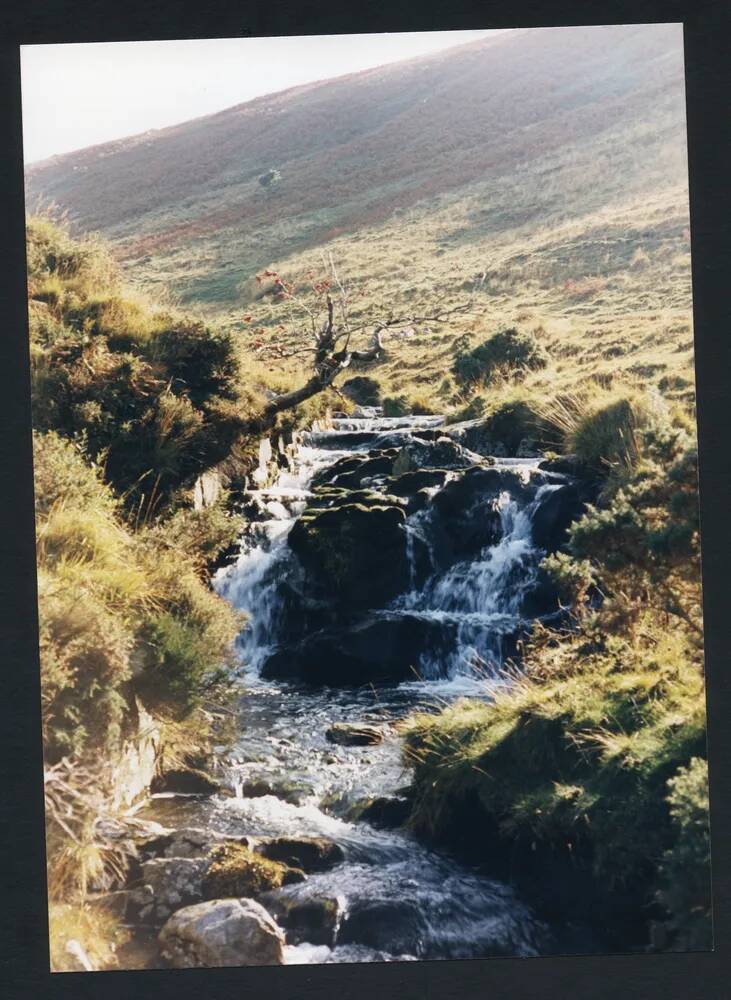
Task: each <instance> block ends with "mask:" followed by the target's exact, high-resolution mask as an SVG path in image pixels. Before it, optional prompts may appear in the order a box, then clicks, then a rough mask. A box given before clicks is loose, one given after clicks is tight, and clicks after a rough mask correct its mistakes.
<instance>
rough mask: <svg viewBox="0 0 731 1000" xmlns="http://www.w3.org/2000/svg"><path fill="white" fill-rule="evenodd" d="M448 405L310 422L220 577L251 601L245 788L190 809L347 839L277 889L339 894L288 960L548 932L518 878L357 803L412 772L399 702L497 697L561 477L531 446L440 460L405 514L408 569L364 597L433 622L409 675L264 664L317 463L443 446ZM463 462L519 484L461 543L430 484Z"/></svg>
mask: <svg viewBox="0 0 731 1000" xmlns="http://www.w3.org/2000/svg"><path fill="white" fill-rule="evenodd" d="M441 422H442V421H441V418H435V417H429V418H423V417H422V418H415V417H410V418H392V419H390V420H388V419H384V418H379V417H378V415H377V414H376V412H375V411H374V412H373V413H369V414H368V415H367V416H366V417H364V418H362V419H348V420H340V421H335V422H334V426H333V427H332V428H330V429H318V430H317V431H315V432H313V433H311V434H310V435H309V437H307V438H306V439H305V441H306V444H305V445H304V446H302V447H301V448H300V451H299V455H298V458H297V470H296V471H295V472H285V473H283V474H282V475H281V476H280V478H279V481H278V482H277V484H276V486H274V487H271V488H269V489H267V490H259V491H255V492H253V493H252V495H251V500H252V503H254V504H255V506H256V507H257V508H258V509H259V510H260V511H261V519H260V520H258V521H257V522H256V523H255V524H253V525H252V526H251V528H250V530H249V531H248V532H247V534H246V537H245V538H244V539H243V541H242V548H241V554H240V556H239V558H238V561H237V562H236V564H235V565H232V566H230V567H228V568H226V569H225V570H222V571H221V572H220V573H219V574H218V576H217V578H216V580H215V587H216V589H217V591H218V593H219V594H221V595H222V596H223V597H224V598H226V599H227V600H228V601H230V602H231V603H232V604H233V605H234V606H235V607H237V608H239V609H241V610H242V611H243V612H245V614H246V615H247V619H248V620H247V624H246V626H245V628H244V629H243V631H242V633H241V637H240V640H239V650H240V654H241V662H242V684H243V685H244V686H245V690H244V692H243V696H242V699H241V705H240V724H241V735H240V738H239V740H238V744H237V746H236V749H235V751H234V754H233V756H232V757H231V758H230V765H229V766H230V772H231V784H232V786H233V787H234V789H235V793H236V794H235V796H234V797H229V798H224V797H220V798H219V797H215V798H214V799H212V800H209V801H208V802H207V803H206V805H205V806H203V805H196V806H190V809H192V810H195V809H197V810H198V812H197V813H194V814H193V815H187V816H186V819H187V820H188V821H191V822H193V823H194V824H195V825H208V826H209V827H210V828H212V829H214V830H216V831H217V832H221V833H225V834H230V835H234V834H236V835H241V834H247V835H254V836H303V835H304V836H324V837H327V838H328V839H330V840H333V841H335V842H337V843H338V844H339V845H340V846H341V847H342V849H343V851H344V855H345V859H344V861H342V862H341V863H340V864H338V865H337V866H336V867H334V868H333V869H332V870H331V871H328V872H324V873H320V874H314V875H310V876H309V877H308V879H307V881H306V882H304V883H302V884H299V885H294V886H288V887H286V888H283V889H280V890H277V891H276V892H275V893H274V894H273V895H274V896H276V897H279V898H280V900H281V899H288V900H290V902H291V901H314V900H319V899H328V900H331V901H334V903H333V905H337V911H338V923H337V927H336V933H335V939H334V940H331V941H329V943H328V944H322V943H317V942H314V941H312V940H308V938H307V937H306V936H305V938H304V940H300V941H298V942H296V943H292V944H290V945H289V946H288V948H287V960H288V961H290V962H339V961H346V962H347V961H369V960H407V959H421V958H467V957H480V956H486V955H492V954H515V955H529V954H536V953H539V952H541V951H544V950H546V948H547V945H546V941H547V931H546V929H545V928H544V927H543V925H541V924H540V923H539V922H538V921H537V920H536V919H535V918H534V917H533V916H532V915H531V913H530V911H529V909H528V908H527V907H526V906H525V905H524V904H523V903H522V902H521V901H520V900H519V899H518V898H517V897H516V896H515V895H514V893H513V892H512V890H511V889H509V888H508V887H507V886H505V885H502V884H500V883H499V882H496V881H494V880H492V879H490V878H488V877H486V876H485V875H484V874H480V873H477V872H475V871H472V870H470V869H468V868H466V867H464V866H463V865H461V864H460V863H458V862H457V861H455V860H454V859H453V858H451V857H449V856H447V855H445V854H442V853H440V852H438V851H435V850H431V849H428V848H426V847H424V846H422V845H420V844H419V843H418V842H417V841H415V840H414V839H413V838H412V837H411V836H409V835H408V834H407V833H405V832H402V831H400V830H382V829H375V828H374V827H373V826H371V825H369V824H368V823H366V822H363V821H359V820H358V819H357V818H356V817H357V815H358V807H359V805H361V806H362V804H363V803H366V802H369V801H372V800H373V799H375V798H378V797H383V796H396V797H398V795H399V789H400V788H401V787H402V786H403V785H404V784H405V783H406V781H407V780H408V776H407V775H406V774H405V772H404V770H403V766H402V762H401V754H400V744H399V740H398V735H397V732H396V729H395V724H396V723H397V722H398V721H399V720H400V719H402V718H403V717H404V716H406V715H407V714H409V713H410V712H411V711H413V710H414V709H415V708H427V709H430V708H432V709H433V708H434V707H437V706H439V705H443V704H444V703H445V702H449V701H450V700H453V699H454V698H455V697H458V696H460V695H462V694H470V695H472V696H477V697H485V698H487V697H489V696H490V691H491V690H494V685H495V684H496V683H499V678H498V673H497V671H498V668H499V666H500V665H501V663H502V662H503V659H504V656H505V654H506V650H507V648H508V647H509V645H510V641H511V638H512V639H514V637H515V635H516V633H517V632H518V631H519V629H520V627H521V609H522V606H523V602H524V597H525V595H526V594H527V593H528V592H530V591H531V588H533V587H534V585H535V582H536V576H537V573H538V563H539V560H540V555H541V553H540V552H539V550H537V549H536V547H535V545H534V544H533V540H532V521H533V516H534V512H535V511H536V509H537V508H538V506H539V505H540V504H541V503H542V501H543V500H544V499H545V498H546V496H547V495H548V493H550V492H551V491H552V490H555V489H557V488H559V487H558V486H557V485H556V484H555V483H549V482H546V481H545V479H546V477H543V480H541V476H540V474H538V472H537V467H536V466H537V463H536V462H532V461H529V460H513V461H510V460H505V461H504V462H501V463H500V464H499V465H497V466H495V465H493V466H491V467H487V463H484V462H483V463H482V467H481V468H479V469H478V470H477V473H475V470H474V469H471V468H468V469H467V470H466V471H465V467H466V466H470V462H471V461H472V458H476V456H472V455H471V453H469V452H464V454H465V455H466V456H467V459H466V460H465V461H464V462H462V466H461V468H456V469H453V470H451V471H447V472H446V474H444V475H443V476H442V478H441V485H440V483H439V482H438V483H437V485H434V483H430V484H427V485H426V486H424V487H422V489H423V495H422V496H421V498H420V500H419V502H420V503H421V504H422V506H421V507H420V508H419V509H416V510H412V511H410V512H409V513H408V516H407V517H406V521H405V525H404V530H405V532H406V538H405V546H406V558H407V560H408V565H409V570H408V584H407V586H406V588H405V590H404V592H403V593H401V594H400V595H398V596H397V597H396V598H395V599H392V600H390V601H388V602H387V603H386V604H385V605H384V606H383V607H382V608H370V609H369V610H368V611H367V613H366V619H367V621H372V620H374V619H375V620H381V621H382V622H386V623H390V624H392V623H394V622H395V623H396V624H398V622H399V620H400V619H404V620H406V619H408V620H409V621H410V622H412V623H413V622H416V625H417V626H418V627H417V629H416V631H417V632H419V631H420V629H421V627H422V626H423V628H427V626H428V627H429V628H432V629H434V628H436V629H437V630H438V633H435V634H439V635H440V636H442V640H440V642H439V643H438V644H437V646H438V648H433V649H432V648H430V649H428V650H426V651H422V652H420V653H419V655H418V657H416V660H417V666H416V670H415V675H414V676H413V677H412V679H411V680H408V679H407V680H404V681H402V682H401V683H391V684H381V685H378V686H375V685H369V686H361V687H352V686H351V687H347V686H343V687H339V688H324V689H323V688H322V687H319V688H315V687H312V686H304V685H302V684H300V683H293V682H291V681H288V682H276V681H272V680H265V679H263V677H262V675H261V671H262V668H263V666H264V665H265V664H266V663H267V661H268V659H269V657H270V656H271V655H272V652H273V650H274V649H275V648H277V647H278V646H280V645H281V643H282V641H283V640H282V631H283V630H284V629H285V627H286V624H287V621H288V618H287V603H288V601H289V600H291V598H292V595H293V594H294V595H295V596H296V595H297V594H299V595H301V594H302V593H303V592H304V591H306V580H305V579H304V576H305V574H304V572H303V568H302V566H301V565H300V564H299V562H298V560H297V558H296V557H295V556H294V554H293V552H292V550H291V548H290V546H289V542H288V536H289V534H290V531H291V529H292V527H293V525H294V524H295V522H296V521H297V519H298V517H300V516H301V514H302V512H303V510H304V509H305V507H306V506H307V504H308V502H310V501H311V500H312V487H311V484H312V481H313V477H316V476H317V475H318V474H321V473H322V472H323V470H328V469H331V468H332V467H334V466H335V463H337V462H339V461H340V460H343V459H345V458H347V457H348V456H351V457H352V456H358V455H361V456H364V457H367V456H373V455H374V454H376V451H374V449H381V451H379V452H377V453H378V454H379V455H380V454H382V453H383V454H388V455H389V456H391V457H392V456H393V454H394V449H398V448H408V447H411V446H412V445H413V444H414V443H416V444H417V445H418V446H419V447H422V446H423V447H426V446H427V445H428V444H429V442H430V441H431V442H432V445H429V446H430V447H431V446H433V447H435V448H438V447H440V445H439V425H440V424H441ZM419 435H421V437H419ZM441 440H442V441H443V439H441ZM434 442H436V444H434ZM441 447H443V446H441ZM452 447H454V446H452ZM384 448H385V449H389V448H390V449H391V451H388V452H383V451H382V450H383V449H384ZM398 454H400V452H399V453H398ZM398 454H397V456H396V457H397V458H398ZM477 460H478V461H480V460H479V459H477ZM389 461H390V459H389ZM394 461H395V460H394ZM486 467H487V471H486ZM435 475H436V474H435ZM440 475H441V473H440ZM468 475H473V476H474V475H476V476H477V478H479V476H483V477H488V478H489V477H492V480H490V481H493V480H494V481H498V480H500V481H501V477H503V478H504V479H505V481H506V482H507V483H508V484H514V488H503V489H500V490H498V491H497V493H495V491H493V493H492V494H490V495H487V496H482V495H481V494H480V493H479V492H477V493H476V494H475V495H473V496H471V498H470V503H471V504H472V506H471V508H470V512H471V513H470V517H471V518H472V520H471V521H469V523H468V524H467V528H466V529H465V537H466V538H467V543H465V542H464V539H463V538H460V539H459V542H460V545H462V549H460V548H459V546H456V547H455V545H456V543H455V544H452V543H450V544H452V548H449V546H446V543H445V541H444V539H445V538H446V537H447V536H446V535H445V530H447V529H448V530H451V527H450V525H451V522H448V521H444V520H442V521H441V522H440V521H439V517H440V516H442V517H443V515H439V513H438V509H437V508H438V503H437V501H438V500H439V497H440V495H441V491H443V490H445V489H446V490H448V489H450V488H455V484H456V486H459V485H460V482H461V481H462V482H466V481H467V480H466V479H464V478H463V479H462V480H460V477H466V476H468ZM437 479H439V476H437ZM534 480H535V483H533V481H534ZM475 481H477V479H475ZM480 481H481V480H480ZM335 485H336V486H337V485H338V480H337V479H336V480H335ZM388 488H391V487H388ZM359 489H360V491H361V493H362V492H363V490H364V489H367V490H370V491H379V490H380V491H381V492H383V493H384V496H385V495H386V493H385V492H384V491H386V489H387V487H386V486H384V481H382V480H379V478H378V476H374V477H371V478H370V479H367V480H364V481H363V482H361V483H360V484H359ZM445 525H446V529H445ZM485 525H488V526H491V527H490V531H492V532H493V535H494V536H495V537H492V536H491V537H490V538H488V540H487V541H486V542H485V543H484V544H482V543H480V544H479V545H478V547H477V549H476V550H475V551H472V552H465V551H463V549H464V545H465V544H468V543H469V544H471V539H472V537H473V536H474V538H476V539H478V540H480V539H483V535H484V533H485V530H486V529H485ZM440 531H441V533H442V535H441V538H440V534H439V533H440ZM447 533H448V531H447ZM453 535H454V532H452V535H451V536H450V538H452V539H453ZM483 540H484V539H483ZM374 544H377V540H375V539H374ZM445 553H446V554H445ZM353 627H354V628H358V627H359V626H358V623H357V622H356V623H355V625H354V626H353ZM439 630H441V631H439ZM415 656H416V654H415ZM352 721H358V722H363V721H365V722H369V723H370V724H376V725H380V726H381V727H382V728H383V730H384V732H385V734H386V737H385V739H384V740H383V742H382V743H380V744H378V745H375V746H366V747H360V746H347V747H343V746H333V744H332V743H330V742H328V740H327V739H326V735H325V734H326V731H327V730H328V727H330V726H332V725H333V724H334V723H338V722H352ZM254 787H256V791H255V792H254V791H253V789H254Z"/></svg>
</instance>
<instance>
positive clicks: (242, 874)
mask: <svg viewBox="0 0 731 1000" xmlns="http://www.w3.org/2000/svg"><path fill="white" fill-rule="evenodd" d="M304 880H305V874H304V872H303V871H302V870H301V869H299V868H297V867H293V866H290V865H288V864H283V863H282V862H281V861H275V860H270V859H269V858H267V857H265V856H264V855H263V854H261V853H259V852H255V851H253V850H251V849H250V848H249V847H246V846H244V845H243V844H240V843H235V842H232V841H229V842H226V843H224V844H219V845H217V846H215V847H213V848H212V850H211V852H210V854H209V856H208V864H207V869H206V871H205V873H204V875H203V877H202V880H201V893H202V895H203V896H205V898H207V899H220V898H223V897H227V896H259V895H261V893H263V892H268V891H269V890H271V889H279V888H281V886H283V885H294V884H296V883H298V882H303V881H304Z"/></svg>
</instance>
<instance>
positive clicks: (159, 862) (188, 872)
mask: <svg viewBox="0 0 731 1000" xmlns="http://www.w3.org/2000/svg"><path fill="white" fill-rule="evenodd" d="M207 868H208V862H207V860H206V859H205V858H152V859H150V860H149V861H145V862H144V863H143V864H142V866H141V875H140V880H141V882H142V884H143V885H144V886H149V887H150V889H151V892H152V896H151V898H150V900H149V902H147V903H146V904H144V905H143V906H142V907H141V909H140V918H141V919H142V920H144V921H146V922H148V923H153V924H162V923H164V921H165V920H167V918H168V917H169V916H170V914H171V913H174V912H175V910H178V909H180V907H181V906H187V905H188V904H190V903H197V902H199V901H200V900H201V899H202V898H203V876H204V874H205V872H206V870H207Z"/></svg>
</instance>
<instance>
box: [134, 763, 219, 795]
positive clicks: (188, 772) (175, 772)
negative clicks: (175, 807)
mask: <svg viewBox="0 0 731 1000" xmlns="http://www.w3.org/2000/svg"><path fill="white" fill-rule="evenodd" d="M150 791H152V792H153V793H156V792H175V793H176V794H178V795H215V794H216V793H217V792H220V791H221V785H220V784H219V783H218V782H217V781H216V780H215V779H214V778H212V777H211V776H210V774H206V772H205V771H201V770H199V769H198V768H195V767H179V768H171V769H170V770H166V771H164V772H163V773H162V774H159V775H156V777H155V778H153V780H152V783H151V785H150Z"/></svg>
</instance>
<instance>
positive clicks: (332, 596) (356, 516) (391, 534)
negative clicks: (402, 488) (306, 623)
mask: <svg viewBox="0 0 731 1000" xmlns="http://www.w3.org/2000/svg"><path fill="white" fill-rule="evenodd" d="M405 519H406V518H405V514H404V511H403V510H402V509H401V507H397V506H394V505H387V504H384V505H383V506H375V505H374V506H369V507H366V506H364V505H362V504H356V503H348V504H344V505H342V506H338V507H335V508H328V509H325V510H317V509H314V510H313V509H312V508H309V509H307V510H306V511H305V512H304V514H303V515H302V517H301V518H300V519H299V520H298V521H297V522H296V524H295V525H294V527H293V528H292V531H291V532H290V534H289V545H290V547H291V549H292V551H293V552H294V553H295V554H296V555H297V557H298V558H299V560H300V562H301V564H302V566H303V568H304V571H305V575H306V577H307V578H308V580H309V582H310V583H311V584H312V585H313V586H314V587H315V588H316V590H317V591H318V592H319V593H321V594H323V595H324V596H326V597H327V598H328V599H329V600H331V601H333V603H334V604H336V605H337V606H339V607H340V608H345V609H347V610H348V611H352V610H356V609H363V608H368V607H380V606H382V605H383V604H386V603H387V602H388V601H390V600H392V599H393V598H394V597H395V596H396V595H397V594H399V593H402V592H403V591H404V590H405V589H406V587H407V586H408V582H409V565H408V559H407V554H406V532H405V530H404V522H405Z"/></svg>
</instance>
